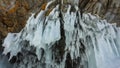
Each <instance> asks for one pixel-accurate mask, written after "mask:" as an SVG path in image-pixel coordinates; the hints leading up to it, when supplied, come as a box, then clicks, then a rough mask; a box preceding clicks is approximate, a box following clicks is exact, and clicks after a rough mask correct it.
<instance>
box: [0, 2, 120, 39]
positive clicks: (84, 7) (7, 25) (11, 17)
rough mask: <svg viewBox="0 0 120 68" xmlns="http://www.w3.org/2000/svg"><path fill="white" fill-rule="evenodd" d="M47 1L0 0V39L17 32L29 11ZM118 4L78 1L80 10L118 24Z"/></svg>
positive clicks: (119, 7)
mask: <svg viewBox="0 0 120 68" xmlns="http://www.w3.org/2000/svg"><path fill="white" fill-rule="evenodd" d="M47 1H49V0H0V40H2V39H3V38H4V37H5V36H6V35H7V33H8V32H19V31H20V30H21V29H22V28H23V27H24V26H25V24H26V20H27V19H28V17H29V16H30V15H31V13H33V12H34V13H37V12H39V10H40V9H41V8H42V9H44V6H45V5H46V4H45V3H46V2H47ZM57 1H59V0H57ZM76 1H77V0H76ZM71 2H72V0H63V3H64V4H71ZM72 3H73V2H72ZM119 4H120V1H119V0H80V2H78V5H79V8H80V9H81V12H90V13H93V14H98V15H100V16H101V17H102V18H105V19H107V20H108V21H109V22H117V23H118V24H119V22H120V6H119ZM41 6H42V7H41Z"/></svg>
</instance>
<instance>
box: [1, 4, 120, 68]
mask: <svg viewBox="0 0 120 68" xmlns="http://www.w3.org/2000/svg"><path fill="white" fill-rule="evenodd" d="M70 9H71V5H69V7H68V10H67V12H62V11H59V5H57V6H56V7H55V8H54V9H53V10H52V11H51V12H50V14H49V15H48V16H45V13H46V11H47V8H46V9H45V10H41V11H40V12H39V14H38V15H37V17H36V18H34V15H35V14H32V16H31V17H30V18H29V19H28V21H27V24H26V26H25V27H24V28H23V29H22V30H21V31H20V32H19V33H8V35H7V37H6V38H5V40H4V43H3V46H4V47H5V48H4V52H3V54H5V55H7V54H8V53H10V58H9V60H11V59H12V57H13V56H16V57H17V59H16V62H15V64H14V67H15V68H120V36H119V35H120V28H118V27H116V24H109V23H108V22H107V21H106V20H101V19H100V18H99V17H98V16H94V15H91V14H90V13H88V14H83V17H82V18H81V14H80V12H79V10H78V9H76V11H75V12H70ZM61 15H62V16H61Z"/></svg>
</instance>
